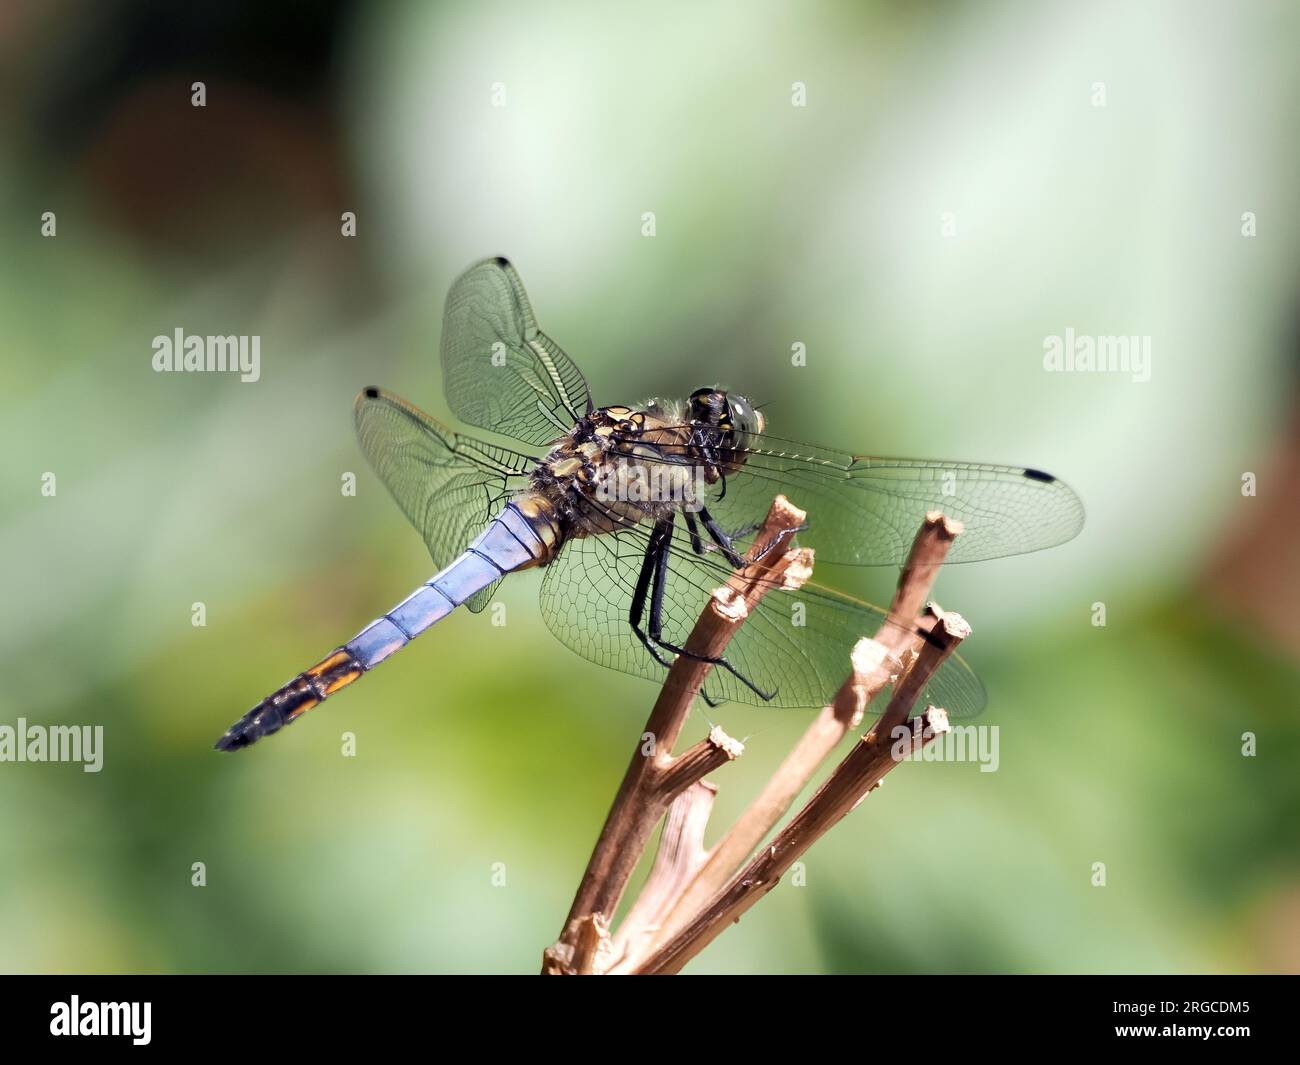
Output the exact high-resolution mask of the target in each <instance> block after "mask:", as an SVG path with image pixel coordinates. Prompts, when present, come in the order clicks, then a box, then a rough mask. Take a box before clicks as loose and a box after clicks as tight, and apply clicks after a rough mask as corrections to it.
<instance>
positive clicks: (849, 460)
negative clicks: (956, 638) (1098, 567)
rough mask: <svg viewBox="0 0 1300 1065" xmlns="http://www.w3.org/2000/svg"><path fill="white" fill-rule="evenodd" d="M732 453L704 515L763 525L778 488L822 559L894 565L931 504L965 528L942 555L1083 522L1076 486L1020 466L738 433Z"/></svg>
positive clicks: (970, 554)
mask: <svg viewBox="0 0 1300 1065" xmlns="http://www.w3.org/2000/svg"><path fill="white" fill-rule="evenodd" d="M629 441H630V438H629ZM661 450H664V451H665V452H666V454H665V459H667V460H670V461H673V460H675V461H681V458H682V454H683V453H685V451H686V449H685V448H678V449H676V451H677V452H678V453H677V454H673V453H672V452H673V450H674V449H671V448H668V449H661ZM736 455H737V458H743V459H744V462H743V464H739V465H738V466H737V467H736V468H734V469H732V470H730V471H729V472H728V473H727V476H726V479H725V484H724V483H723V482H721V481H720V482H719V483H717V484H715V485H713V486H711V487H710V488H709V491H708V493H707V499H706V505H707V506H708V509H709V512H710V513H711V514H712V515H713V517H714V518H715V519H717V521H718V523H719V524H720V525H721V526H722V528H723V529H724V530H725V531H727V532H735V531H736V530H740V529H745V528H748V527H751V526H754V525H756V524H757V523H759V522H761V521H762V520H763V517H764V515H765V514H766V513H767V509H768V507H769V506H770V505H771V503H772V498H773V497H774V496H775V495H776V494H777V493H782V494H784V495H785V496H786V497H787V498H788V499H789V500H790V502H792V503H793V504H794V505H795V506H797V507H799V508H800V509H801V510H805V511H807V513H808V529H807V530H806V531H805V532H802V533H800V535H799V541H798V542H799V544H800V545H802V546H805V547H811V548H813V549H815V551H816V552H817V559H818V561H820V562H830V563H839V564H843V565H857V566H874V565H898V564H900V563H902V562H903V561H904V560H905V559H906V557H907V552H908V550H909V548H910V547H911V545H912V540H913V539H914V538H915V536H916V532H917V529H918V528H920V525H921V522H922V521H923V520H924V518H925V515H926V514H927V513H928V512H929V511H933V510H938V511H942V512H943V513H944V514H945V515H947V516H948V517H950V518H956V519H958V520H959V521H961V522H962V523H963V524H964V526H965V532H964V533H963V534H962V535H961V536H959V537H958V538H957V541H956V543H955V544H954V545H953V548H952V551H951V553H950V554H949V557H948V561H949V562H975V561H979V560H982V559H990V558H1002V557H1004V556H1006V555H1017V554H1022V553H1024V552H1028V551H1039V550H1042V549H1043V548H1047V547H1054V546H1056V545H1057V544H1061V543H1064V542H1066V541H1067V540H1070V539H1072V538H1073V537H1075V536H1076V535H1077V534H1078V533H1079V530H1080V529H1082V528H1083V504H1082V503H1081V502H1080V501H1079V497H1078V496H1076V495H1075V494H1074V491H1073V490H1072V489H1071V488H1070V487H1069V486H1068V485H1066V484H1065V483H1064V482H1063V481H1061V480H1059V479H1057V478H1055V477H1053V476H1052V475H1050V474H1047V473H1043V472H1042V471H1040V470H1035V469H1028V468H1026V467H1024V466H992V465H986V464H983V463H976V462H943V461H929V460H925V459H896V458H870V457H865V456H857V455H851V454H848V453H845V452H837V451H831V450H829V449H826V448H819V447H816V446H814V445H812V444H803V443H798V442H795V441H790V440H781V439H778V438H776V437H771V436H768V435H767V434H763V435H761V436H759V435H749V436H745V437H744V438H743V442H742V446H741V447H740V448H739V449H738V450H737V452H736ZM649 461H652V460H649Z"/></svg>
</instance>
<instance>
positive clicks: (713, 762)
mask: <svg viewBox="0 0 1300 1065" xmlns="http://www.w3.org/2000/svg"><path fill="white" fill-rule="evenodd" d="M804 517H805V515H804V514H803V512H802V511H800V510H798V508H796V507H794V506H793V505H791V504H790V502H789V501H788V500H786V499H785V498H784V497H783V496H778V497H777V498H776V500H775V501H774V502H773V504H772V508H771V510H770V511H769V512H768V515H767V519H766V520H765V521H764V523H763V525H762V527H761V528H760V530H759V532H758V534H757V535H756V536H755V539H754V546H753V547H752V548H751V551H750V555H749V556H748V557H749V558H750V559H751V560H752V561H750V562H748V563H747V565H746V566H745V567H744V568H742V569H740V570H737V571H736V572H735V573H734V574H733V575H732V577H731V578H730V579H729V580H728V582H727V584H726V585H725V586H724V587H722V588H720V589H718V590H717V591H715V592H714V594H713V596H712V598H711V599H710V601H709V604H708V605H707V606H706V607H705V610H704V612H703V613H702V614H701V615H700V619H699V621H698V622H697V623H696V625H695V628H694V630H693V631H692V633H691V636H690V638H689V640H688V641H687V644H686V646H687V648H688V649H689V650H690V651H692V652H694V653H696V654H700V655H703V656H706V657H709V658H716V657H718V656H719V655H721V654H722V653H723V650H724V649H725V647H726V646H727V643H728V642H729V641H730V639H731V637H732V636H733V635H734V634H735V632H736V630H737V629H738V628H739V627H740V625H742V624H743V623H744V621H745V619H746V617H747V616H748V614H749V612H750V611H751V610H752V609H753V607H754V605H755V604H756V603H757V602H758V601H759V599H761V598H762V596H763V595H764V593H765V592H766V591H768V590H769V589H771V588H774V587H785V588H798V587H800V586H801V585H802V584H803V583H804V581H806V580H807V579H808V577H809V576H810V575H811V572H812V552H811V551H809V550H807V549H802V548H794V549H791V548H789V546H788V545H789V542H790V540H791V539H792V538H793V537H794V535H795V533H796V531H797V530H798V529H799V527H800V526H802V525H803V522H804ZM960 532H961V525H960V524H959V523H957V522H953V521H949V520H947V519H945V518H944V517H943V516H942V515H941V514H938V513H932V514H928V515H927V516H926V519H925V522H924V523H923V524H922V526H921V529H920V531H919V532H918V533H917V536H916V539H915V541H914V542H913V544H912V549H911V552H910V553H909V555H908V559H907V562H906V564H905V565H904V567H903V570H902V572H901V574H900V576H899V581H898V588H897V591H896V592H895V595H894V599H893V602H892V604H891V607H890V622H891V623H892V624H886V625H884V626H882V627H881V629H880V631H879V632H878V633H877V634H876V635H875V637H874V638H870V639H869V638H864V639H863V640H861V641H859V643H858V645H857V646H856V647H855V648H854V649H853V653H852V656H851V662H850V666H851V672H850V675H849V677H848V678H847V679H846V680H845V682H844V684H843V685H842V686H841V688H840V690H839V692H838V693H837V694H836V696H835V699H834V701H833V702H832V703H831V704H830V705H829V706H827V707H825V708H824V709H823V710H822V712H821V713H820V714H819V715H818V717H817V718H816V719H814V721H813V722H812V724H810V725H809V727H808V729H807V730H806V731H805V733H804V734H803V736H802V737H801V738H800V739H799V741H798V742H797V743H796V744H795V746H794V748H793V749H792V750H791V752H790V754H789V755H788V756H787V757H786V759H785V761H784V762H782V764H781V766H780V767H779V768H778V769H777V771H776V773H775V774H774V775H773V776H772V778H771V780H769V781H768V783H767V785H766V786H765V787H764V788H763V789H762V791H761V792H760V794H759V795H758V796H757V798H755V800H754V801H753V802H752V803H751V804H750V806H749V807H748V808H747V809H746V810H745V812H744V813H743V814H742V815H741V817H740V819H739V820H738V821H737V822H736V824H735V825H733V826H732V827H731V828H730V829H729V830H728V831H727V832H725V833H724V834H723V836H722V838H721V839H719V841H718V842H717V843H716V844H715V845H714V846H713V847H712V848H711V849H709V850H707V851H706V850H705V849H704V846H703V841H704V830H705V827H706V824H707V821H708V817H709V814H710V812H711V810H712V806H713V796H714V793H715V792H716V788H715V787H714V786H713V785H712V784H710V783H708V782H706V781H705V780H704V777H705V776H707V775H708V774H709V773H711V772H712V771H713V770H714V769H717V768H718V767H720V766H721V765H723V764H725V763H726V762H728V761H730V760H732V759H734V758H736V757H738V756H739V755H740V754H741V753H742V752H743V747H742V746H741V745H740V744H739V743H737V742H736V741H735V740H732V739H731V738H730V737H728V736H727V735H726V734H725V733H724V732H723V731H722V730H721V729H718V728H714V729H712V730H711V731H710V733H709V736H708V737H707V738H706V739H704V740H701V741H700V742H699V743H697V744H695V745H694V746H693V747H691V748H689V749H688V750H686V751H684V752H683V753H682V754H680V755H676V756H674V755H673V754H672V753H671V751H672V747H673V745H674V744H675V743H676V741H677V737H678V735H679V734H680V732H681V729H682V726H683V725H684V723H685V721H686V717H687V715H688V713H689V712H690V707H691V704H692V702H693V700H694V698H695V696H696V695H697V694H698V693H699V690H700V687H701V685H702V684H703V682H704V678H705V676H706V675H707V673H708V671H709V669H710V666H709V663H707V662H703V661H700V660H698V659H694V658H688V657H686V656H684V655H683V656H679V657H678V659H677V660H676V662H674V663H673V666H672V668H671V669H670V670H669V671H668V676H667V679H666V680H665V682H664V686H663V689H662V690H661V691H660V695H659V698H658V700H657V701H656V702H655V706H654V709H653V710H652V711H651V714H650V719H649V721H648V722H647V723H646V727H645V730H644V733H643V735H642V742H641V743H639V744H638V746H637V750H636V751H635V752H634V753H633V756H632V761H631V764H630V765H629V766H628V769H627V772H626V774H625V775H624V778H623V783H622V784H621V786H620V787H619V790H618V794H617V795H616V797H615V799H614V804H613V807H612V808H611V809H610V812H609V816H608V817H607V819H606V822H605V827H604V828H603V830H602V831H601V834H600V837H599V839H598V840H597V842H596V847H595V850H594V851H593V853H592V856H591V860H590V862H589V863H588V866H587V870H586V873H585V874H584V875H583V878H582V882H581V884H580V885H579V888H578V892H577V896H576V897H575V899H574V902H573V906H572V907H571V909H570V911H569V916H568V919H567V920H566V922H565V927H564V931H563V932H562V933H561V936H560V939H559V940H558V941H557V942H556V943H555V944H554V945H553V946H551V947H549V948H548V949H547V951H546V953H545V956H544V961H543V969H542V971H543V972H544V973H548V974H585V973H614V972H635V973H673V972H677V971H679V970H680V969H681V967H682V966H683V965H685V964H686V963H687V962H688V961H689V960H690V959H691V958H693V957H694V956H695V955H696V954H698V953H699V952H700V951H701V950H702V949H703V948H704V947H705V946H707V945H708V944H709V943H710V942H712V940H713V939H714V938H715V937H716V936H717V935H718V934H719V933H720V932H721V931H722V930H723V929H724V928H726V927H727V926H728V925H729V924H732V923H734V922H735V921H736V920H738V919H739V918H740V916H741V915H742V914H743V913H744V912H745V911H746V910H748V909H749V907H750V906H752V905H753V904H754V903H755V902H756V901H757V900H758V899H759V898H761V897H762V896H763V895H764V894H766V893H767V892H768V891H770V890H771V888H772V887H773V886H774V885H775V884H776V882H777V880H778V879H779V878H780V876H781V875H782V874H783V873H784V872H785V871H786V870H787V869H788V868H789V867H790V866H791V865H792V864H793V863H794V862H795V861H796V860H797V859H798V858H799V856H800V855H802V854H803V853H804V852H805V851H806V850H807V849H808V847H810V846H811V845H812V844H813V843H814V842H815V841H816V840H817V839H818V838H820V837H821V836H822V835H823V834H824V833H825V832H826V831H827V829H829V828H830V827H831V825H833V824H835V823H836V822H837V821H839V820H841V819H842V818H843V817H844V816H845V815H846V814H848V812H849V811H850V810H851V809H853V807H854V806H856V805H857V804H858V803H860V802H861V801H862V800H863V799H864V798H865V797H866V795H867V794H868V792H870V791H871V790H873V789H874V788H875V787H876V786H877V785H878V784H879V783H880V780H881V779H882V778H883V777H884V775H885V774H886V773H887V772H889V770H890V769H892V768H893V767H894V766H895V765H896V764H897V758H896V757H895V754H894V747H895V744H896V742H897V737H896V736H895V730H896V729H898V728H899V727H905V728H907V729H909V730H910V732H911V734H912V737H913V740H912V742H913V744H914V749H917V748H920V747H922V746H924V745H925V744H927V743H929V742H931V741H932V740H933V739H934V737H935V736H936V735H939V734H940V733H942V732H946V731H947V729H948V722H947V714H946V713H945V712H944V711H943V710H942V709H940V708H937V707H930V708H929V709H928V710H927V711H926V712H925V713H924V714H922V715H920V716H919V717H917V718H914V719H912V720H911V721H910V722H909V720H908V719H909V715H910V713H911V710H912V708H913V706H914V705H915V703H916V701H917V699H918V698H919V697H920V694H921V693H922V692H923V691H924V690H925V686H926V684H928V682H929V680H930V678H931V677H932V676H933V675H934V673H935V671H936V670H937V669H938V668H939V667H940V665H942V664H943V662H944V660H945V659H946V658H947V656H948V655H949V654H950V653H951V652H952V650H953V649H954V648H955V647H956V646H957V645H958V644H959V643H960V642H961V641H962V639H964V638H965V637H966V636H967V635H969V633H970V630H969V627H968V626H967V625H966V623H965V622H964V621H963V620H962V619H961V618H960V617H959V616H958V615H956V614H944V613H943V612H941V611H939V610H938V609H937V608H933V607H931V608H928V610H927V612H926V614H925V616H924V617H921V618H920V619H919V620H918V618H917V615H918V614H919V613H920V612H921V611H922V608H923V607H924V606H925V604H926V602H927V600H928V599H929V595H930V588H931V586H932V584H933V582H934V578H935V576H936V574H937V572H938V569H939V566H940V565H942V563H943V560H944V557H945V556H946V555H947V552H948V549H949V547H950V546H951V544H952V541H953V539H954V538H955V537H956V536H957V535H958V534H959V533H960ZM927 634H928V635H927ZM891 683H892V684H894V686H895V687H894V693H893V696H892V698H891V699H890V701H889V704H888V706H887V707H886V709H885V711H884V713H883V714H882V715H881V717H880V720H879V721H878V722H877V724H876V726H875V727H874V728H873V729H872V730H871V731H870V732H868V733H867V734H866V735H865V736H863V737H862V738H861V739H860V740H859V741H858V743H857V744H855V745H854V747H853V749H852V750H851V751H850V752H849V754H848V755H847V756H846V757H845V758H844V760H843V761H842V762H841V763H840V764H839V765H838V766H837V767H836V768H835V769H834V770H833V771H832V772H831V774H830V776H829V777H828V778H827V779H826V781H825V782H824V783H823V784H822V786H821V787H820V788H819V789H818V790H817V792H816V793H815V794H814V795H813V797H812V798H811V799H810V800H809V801H808V803H807V804H806V805H805V806H804V807H803V809H802V810H801V811H800V812H799V813H798V814H797V815H796V816H795V817H794V818H793V819H792V820H791V821H790V823H789V824H788V825H786V826H785V828H783V829H782V830H781V831H780V832H779V833H778V834H777V835H776V837H775V838H774V839H773V840H772V842H771V843H770V844H769V845H768V846H766V847H764V848H763V849H762V850H761V851H758V853H757V854H755V850H756V848H758V846H759V845H760V844H761V843H762V841H763V840H764V839H765V838H766V836H767V835H768V833H769V832H770V831H771V830H772V828H774V827H775V825H776V824H777V822H778V821H779V820H780V819H781V817H782V816H783V815H784V814H785V813H786V812H787V811H788V810H789V808H790V806H791V805H792V804H793V802H794V800H795V799H796V798H797V797H798V795H799V794H800V792H802V791H803V790H804V788H805V787H806V786H807V785H808V783H809V782H810V781H811V779H812V777H813V776H814V775H815V773H816V771H817V769H818V767H819V766H820V765H822V763H823V762H824V761H825V760H826V758H827V757H828V756H829V755H830V753H831V752H832V751H833V750H834V748H835V747H836V746H837V745H838V744H839V742H840V741H841V740H842V739H843V738H844V736H845V735H846V734H847V733H848V732H849V731H850V730H851V729H853V728H855V727H856V726H857V725H858V724H859V723H860V722H861V721H862V719H863V717H864V716H865V714H866V712H867V708H868V706H869V705H870V703H871V702H872V700H873V699H875V698H876V697H877V696H878V695H879V694H880V693H881V691H883V690H884V688H886V687H887V686H889V685H890V684H891ZM665 815H666V818H665ZM661 818H665V823H664V829H663V832H662V833H661V835H660V842H659V849H658V851H657V853H656V858H655V862H654V866H653V868H652V870H651V873H650V876H649V877H648V879H647V880H646V882H645V885H644V887H643V888H642V891H641V893H640V896H639V897H638V898H637V900H636V902H635V903H634V904H633V905H632V906H631V908H630V909H629V911H628V914H627V916H626V917H625V918H624V920H623V922H622V924H621V926H620V927H619V929H618V931H617V933H616V934H615V935H613V936H611V935H610V931H609V928H610V924H611V920H612V915H613V914H614V912H615V910H616V909H617V907H618V904H619V902H620V900H621V899H622V896H623V893H624V891H625V889H626V887H627V883H628V880H629V879H630V877H631V875H632V872H633V871H634V869H635V868H636V865H637V863H638V862H639V861H640V859H641V856H642V853H643V852H644V850H645V847H646V844H647V842H648V841H649V838H650V835H651V833H652V832H653V830H654V827H655V825H657V824H658V822H659V821H660V819H661ZM751 855H754V857H753V858H752V859H751V858H750V856H751ZM747 859H749V861H748V864H747V865H746V864H745V863H746V860H747Z"/></svg>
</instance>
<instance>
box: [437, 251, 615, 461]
mask: <svg viewBox="0 0 1300 1065" xmlns="http://www.w3.org/2000/svg"><path fill="white" fill-rule="evenodd" d="M442 375H443V386H444V389H445V391H446V395H447V403H448V404H449V406H450V407H451V409H452V410H453V411H454V412H455V414H456V417H458V418H460V419H461V420H462V421H465V422H467V423H469V424H470V425H477V426H479V427H481V428H483V429H490V430H491V431H493V432H496V433H502V434H503V435H505V436H511V437H514V438H515V439H516V440H522V441H524V442H525V443H528V444H546V443H549V442H551V441H553V440H555V439H556V438H557V437H560V436H563V435H564V434H565V433H567V432H569V430H570V429H572V428H573V425H574V423H575V422H577V421H578V420H579V419H580V418H581V417H582V416H583V415H584V414H587V413H588V412H589V411H590V410H591V396H590V393H589V392H588V389H587V382H586V381H585V380H584V379H583V376H582V373H581V372H580V371H579V370H578V367H577V366H576V365H574V362H573V360H572V359H570V358H569V356H568V355H566V354H565V353H564V351H563V350H562V349H561V348H560V346H559V345H558V344H557V343H555V341H553V340H552V339H551V338H550V337H548V336H547V335H546V334H545V333H543V332H542V331H541V330H540V329H538V327H537V319H536V318H534V317H533V309H532V307H531V306H530V305H529V303H528V296H527V294H526V293H525V292H524V286H523V282H522V281H520V280H519V274H518V273H517V272H516V271H515V268H514V267H513V266H512V265H511V264H510V263H509V262H508V261H507V260H505V259H501V258H497V259H485V260H484V261H483V262H481V263H478V264H476V265H475V266H472V267H470V268H469V269H468V270H466V271H465V273H463V274H461V276H460V277H459V278H457V279H456V282H455V284H453V285H452V287H451V291H450V292H449V293H448V294H447V306H446V310H445V311H444V313H443V319H442Z"/></svg>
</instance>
